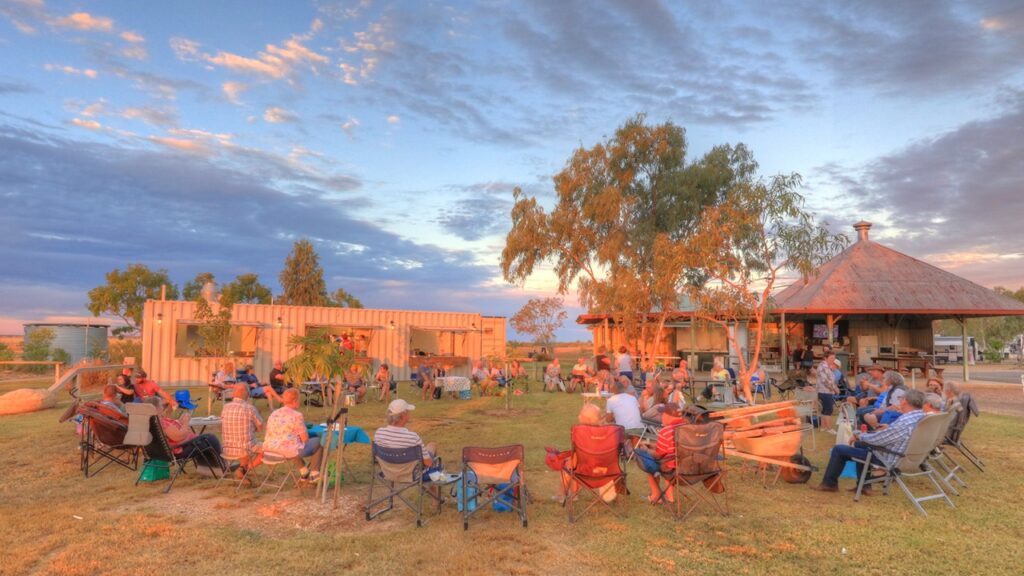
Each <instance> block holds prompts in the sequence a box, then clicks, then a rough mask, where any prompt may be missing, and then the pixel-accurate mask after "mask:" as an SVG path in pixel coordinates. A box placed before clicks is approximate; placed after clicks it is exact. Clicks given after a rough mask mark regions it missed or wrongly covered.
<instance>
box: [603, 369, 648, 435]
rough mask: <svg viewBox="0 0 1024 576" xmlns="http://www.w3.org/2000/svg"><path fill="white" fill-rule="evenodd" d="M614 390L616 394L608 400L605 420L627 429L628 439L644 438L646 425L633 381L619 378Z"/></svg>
mask: <svg viewBox="0 0 1024 576" xmlns="http://www.w3.org/2000/svg"><path fill="white" fill-rule="evenodd" d="M613 389H614V391H615V394H613V395H612V397H611V398H608V403H607V404H606V408H607V412H608V413H607V415H606V416H605V419H606V420H607V421H608V422H614V423H616V424H618V425H619V426H622V427H623V428H625V430H626V436H627V437H634V438H636V437H639V436H642V435H643V433H644V423H643V420H642V419H641V418H640V403H639V402H637V399H636V396H635V395H634V394H633V381H632V380H631V379H630V378H629V377H628V376H619V379H618V380H616V381H615V384H614V386H613Z"/></svg>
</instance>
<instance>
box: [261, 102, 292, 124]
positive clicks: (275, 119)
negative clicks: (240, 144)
mask: <svg viewBox="0 0 1024 576" xmlns="http://www.w3.org/2000/svg"><path fill="white" fill-rule="evenodd" d="M263 119H264V120H266V121H267V122H270V123H271V124H282V123H285V122H298V121H299V117H298V116H296V115H295V113H293V112H289V111H288V110H285V109H284V108H280V107H278V106H268V107H267V109H266V110H264V111H263Z"/></svg>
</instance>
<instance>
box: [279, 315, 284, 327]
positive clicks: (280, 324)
mask: <svg viewBox="0 0 1024 576" xmlns="http://www.w3.org/2000/svg"><path fill="white" fill-rule="evenodd" d="M283 325H284V322H282V321H281V317H280V316H278V317H277V327H278V328H280V327H281V326H283Z"/></svg>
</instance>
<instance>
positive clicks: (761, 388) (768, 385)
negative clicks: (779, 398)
mask: <svg viewBox="0 0 1024 576" xmlns="http://www.w3.org/2000/svg"><path fill="white" fill-rule="evenodd" d="M774 383H775V379H774V378H767V377H765V381H763V382H762V381H760V380H758V381H757V382H751V384H753V385H754V390H753V391H752V392H751V393H750V397H751V399H754V398H756V397H757V395H758V394H760V395H761V399H762V400H764V401H765V402H768V401H770V400H771V399H772V384H774Z"/></svg>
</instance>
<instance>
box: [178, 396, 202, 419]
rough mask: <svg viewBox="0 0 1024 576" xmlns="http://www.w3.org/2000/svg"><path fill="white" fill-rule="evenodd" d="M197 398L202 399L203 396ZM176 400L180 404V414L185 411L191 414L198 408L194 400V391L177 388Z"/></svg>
mask: <svg viewBox="0 0 1024 576" xmlns="http://www.w3.org/2000/svg"><path fill="white" fill-rule="evenodd" d="M196 400H202V398H196ZM174 401H175V402H176V403H177V404H178V415H179V416H180V415H181V414H182V413H184V412H188V413H189V414H191V413H192V412H194V411H195V409H196V408H197V406H196V404H194V403H193V402H192V393H191V392H190V391H188V390H175V391H174Z"/></svg>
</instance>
